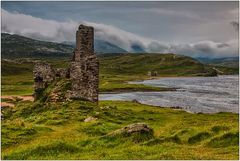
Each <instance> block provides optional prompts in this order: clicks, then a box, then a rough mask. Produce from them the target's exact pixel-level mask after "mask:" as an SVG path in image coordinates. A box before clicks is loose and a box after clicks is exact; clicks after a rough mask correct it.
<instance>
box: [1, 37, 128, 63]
mask: <svg viewBox="0 0 240 161" xmlns="http://www.w3.org/2000/svg"><path fill="white" fill-rule="evenodd" d="M1 41H2V44H1V45H2V58H7V59H12V58H41V57H45V58H59V57H70V56H71V55H72V52H73V49H74V45H73V44H72V43H71V44H62V43H54V42H46V41H39V40H34V39H30V38H27V37H24V36H19V35H10V34H7V33H2V34H1ZM95 52H96V53H97V54H102V53H126V52H127V51H126V50H124V49H122V48H120V47H118V46H116V45H113V44H111V43H109V42H106V41H103V40H95Z"/></svg>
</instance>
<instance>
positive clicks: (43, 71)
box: [33, 25, 99, 102]
mask: <svg viewBox="0 0 240 161" xmlns="http://www.w3.org/2000/svg"><path fill="white" fill-rule="evenodd" d="M33 74H34V82H35V83H34V88H35V94H34V96H35V99H38V96H39V93H41V91H43V90H44V89H45V88H46V87H47V86H48V85H49V84H50V83H52V82H53V81H54V80H56V78H57V77H60V78H69V79H71V82H72V85H71V89H70V90H69V91H67V92H66V94H65V97H66V98H83V99H87V100H89V101H92V102H97V101H98V83H99V62H98V60H97V57H96V55H95V54H94V29H93V27H89V26H84V25H80V26H79V28H78V30H77V33H76V48H75V50H74V52H73V58H72V61H71V62H70V67H69V68H68V69H63V68H61V69H60V68H59V69H54V68H53V67H52V66H51V65H49V64H47V63H36V64H35V66H34V70H33Z"/></svg>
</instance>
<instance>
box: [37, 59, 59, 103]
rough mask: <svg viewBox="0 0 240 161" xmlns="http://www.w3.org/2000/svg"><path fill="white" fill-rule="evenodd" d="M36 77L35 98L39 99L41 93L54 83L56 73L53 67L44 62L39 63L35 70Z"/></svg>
mask: <svg viewBox="0 0 240 161" xmlns="http://www.w3.org/2000/svg"><path fill="white" fill-rule="evenodd" d="M33 76H34V98H35V100H36V99H38V97H39V95H41V92H42V91H43V90H44V89H45V88H47V86H48V85H49V84H50V83H51V82H53V81H54V79H55V71H54V69H53V67H52V66H51V65H50V64H48V63H44V62H37V63H35V65H34V68H33Z"/></svg>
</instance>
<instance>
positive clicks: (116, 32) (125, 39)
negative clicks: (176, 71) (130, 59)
mask: <svg viewBox="0 0 240 161" xmlns="http://www.w3.org/2000/svg"><path fill="white" fill-rule="evenodd" d="M79 23H84V24H87V25H91V26H94V28H95V36H96V38H97V39H101V40H105V41H108V42H110V43H113V44H115V45H117V46H119V47H121V48H123V49H125V50H128V51H132V50H133V49H132V48H133V47H137V48H139V49H143V50H145V51H147V52H155V53H156V52H158V53H170V52H171V53H177V54H183V55H188V56H193V57H197V56H205V57H222V56H234V55H237V54H238V39H233V40H230V41H226V42H214V41H210V40H206V41H200V42H195V43H183V44H166V43H162V42H160V41H158V40H154V39H151V38H147V37H143V36H139V35H136V34H133V33H131V32H128V31H125V30H122V29H120V28H117V27H115V26H112V25H106V24H101V23H95V22H89V21H81V22H77V21H67V22H58V21H54V20H45V19H42V18H37V17H33V16H29V15H25V14H20V13H10V12H8V11H6V10H4V9H2V32H8V33H13V34H19V35H23V36H27V37H30V38H34V39H39V40H47V41H55V42H64V41H75V30H76V28H77V26H78V24H79Z"/></svg>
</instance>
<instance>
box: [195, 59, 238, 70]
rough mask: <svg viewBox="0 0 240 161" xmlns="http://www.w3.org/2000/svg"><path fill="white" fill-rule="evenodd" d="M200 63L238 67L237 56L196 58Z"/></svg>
mask: <svg viewBox="0 0 240 161" xmlns="http://www.w3.org/2000/svg"><path fill="white" fill-rule="evenodd" d="M196 59H197V60H199V61H200V62H201V63H204V64H210V65H216V66H222V67H230V68H238V67H239V57H226V58H196Z"/></svg>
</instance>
